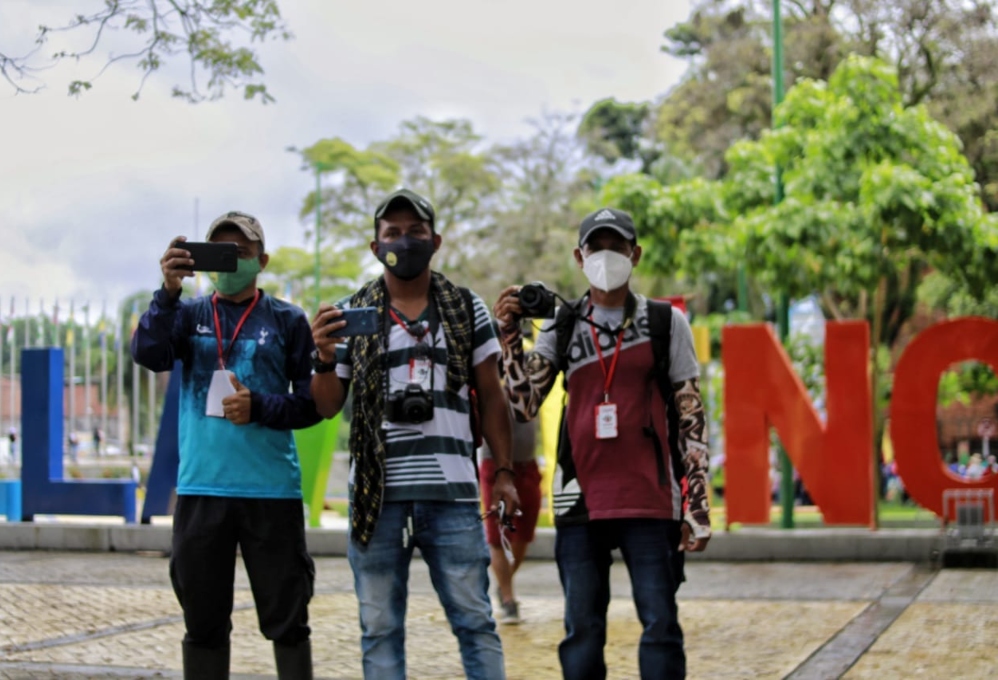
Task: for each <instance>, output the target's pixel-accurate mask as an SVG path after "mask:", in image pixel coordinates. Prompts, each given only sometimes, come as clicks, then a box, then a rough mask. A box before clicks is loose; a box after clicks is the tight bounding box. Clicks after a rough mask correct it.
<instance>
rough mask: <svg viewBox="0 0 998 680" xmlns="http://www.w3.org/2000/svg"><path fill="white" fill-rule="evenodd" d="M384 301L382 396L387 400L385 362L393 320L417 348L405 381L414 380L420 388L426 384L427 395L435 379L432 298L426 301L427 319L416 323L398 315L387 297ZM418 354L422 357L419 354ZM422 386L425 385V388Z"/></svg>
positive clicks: (388, 371)
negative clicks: (383, 394)
mask: <svg viewBox="0 0 998 680" xmlns="http://www.w3.org/2000/svg"><path fill="white" fill-rule="evenodd" d="M386 302H387V304H386V307H387V309H388V314H387V315H386V316H385V363H386V366H385V371H384V383H385V399H388V398H389V397H390V396H391V393H392V389H391V378H390V372H391V368H390V366H388V362H389V356H390V344H391V327H392V324H393V323H394V324H396V325H398V327H399V328H401V329H402V330H404V331H405V332H406V334H407V335H408V336H409V337H410V338H412V339H413V340H414V341H415V343H416V347H415V348H414V350H413V351H412V356H411V357H410V358H409V375H408V379H407V380H406V383H407V384H412V383H416V384H418V385H420V387H424V385H425V384H428V391H429V393H430V395H432V394H433V387H434V382H435V379H434V378H435V376H434V370H433V353H434V351H435V350H436V328H437V326H438V323H437V315H436V314H435V309H436V308H435V306H434V304H433V300H432V298H431V299H430V300H429V304H428V306H427V309H426V320H425V321H421V322H415V323H410V322H408V320H406V319H404V318H403V317H402V315H401V314H399V313H398V312H397V311H395V309H394V308H393V307H392V306H391V301H390V300H388V301H386ZM427 335H429V336H430V337H429V341H427V339H426V338H427ZM421 347H423V348H425V352H420V351H419V349H420V348H421ZM421 354H423V355H424V356H420V355H421ZM424 376H426V377H428V380H425V379H424ZM424 389H426V388H425V387H424Z"/></svg>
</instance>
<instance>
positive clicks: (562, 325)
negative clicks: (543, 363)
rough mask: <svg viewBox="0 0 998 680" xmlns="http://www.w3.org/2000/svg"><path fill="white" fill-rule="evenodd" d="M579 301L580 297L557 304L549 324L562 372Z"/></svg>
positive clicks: (564, 369) (577, 316)
mask: <svg viewBox="0 0 998 680" xmlns="http://www.w3.org/2000/svg"><path fill="white" fill-rule="evenodd" d="M581 302H582V299H581V298H579V299H578V300H569V301H568V302H566V303H564V304H562V305H561V306H559V307H558V311H557V312H556V313H555V315H554V323H553V324H552V325H551V331H550V332H552V333H554V334H555V351H556V352H557V353H558V370H559V371H561V372H562V373H564V372H565V371H567V370H568V346H569V345H570V344H571V343H572V332H573V331H574V330H575V322H576V320H577V319H578V318H579V310H578V307H579V303H581ZM566 387H567V385H566Z"/></svg>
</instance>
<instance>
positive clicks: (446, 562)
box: [347, 501, 506, 680]
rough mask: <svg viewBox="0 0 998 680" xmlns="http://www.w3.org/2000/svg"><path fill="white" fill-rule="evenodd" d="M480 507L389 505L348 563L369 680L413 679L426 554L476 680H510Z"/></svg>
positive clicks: (353, 546)
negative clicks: (416, 612) (411, 651)
mask: <svg viewBox="0 0 998 680" xmlns="http://www.w3.org/2000/svg"><path fill="white" fill-rule="evenodd" d="M478 513H479V508H478V504H477V503H447V502H429V501H426V502H422V501H415V502H400V503H385V504H384V506H383V507H382V510H381V516H380V517H379V519H378V523H377V526H376V528H375V531H374V536H373V537H372V538H371V541H370V543H369V544H368V545H367V546H362V545H360V544H359V543H358V542H356V541H353V540H351V541H350V543H349V546H348V548H347V557H348V559H349V561H350V567H351V568H352V569H353V575H354V587H355V589H356V591H357V600H358V603H359V605H360V629H361V651H362V653H363V664H364V677H365V678H368V679H369V680H392V679H394V678H399V679H402V678H405V676H406V670H405V610H406V599H407V597H408V583H409V563H410V562H411V560H412V554H413V550H414V548H416V547H418V548H419V551H420V554H421V555H422V557H423V561H425V562H426V565H427V567H429V570H430V579H431V581H432V582H433V587H434V589H435V590H436V591H437V596H438V597H439V598H440V604H441V605H443V608H444V612H445V613H446V615H447V620H448V621H449V622H450V626H451V630H452V631H453V632H454V635H455V636H456V637H457V641H458V646H459V648H460V650H461V661H462V663H463V664H464V672H465V675H466V676H467V677H468V678H473V679H482V680H502V679H503V678H505V677H506V672H505V669H504V667H503V653H502V644H501V643H500V641H499V635H498V634H497V633H496V623H495V620H494V619H493V618H492V603H491V602H490V601H489V594H488V590H489V577H488V571H487V569H488V565H489V551H488V548H487V547H486V545H485V535H484V529H483V528H482V522H481V520H480V518H479V514H478Z"/></svg>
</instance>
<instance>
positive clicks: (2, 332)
mask: <svg viewBox="0 0 998 680" xmlns="http://www.w3.org/2000/svg"><path fill="white" fill-rule="evenodd" d="M11 299H13V298H11ZM2 317H3V312H0V318H2ZM7 323H8V324H10V325H9V326H8V328H13V327H14V317H13V316H11V317H10V319H8V320H7ZM7 334H8V331H7V329H5V328H4V327H3V324H2V323H0V376H2V375H3V344H4V341H5V340H6V339H7ZM10 356H11V358H13V357H14V346H13V345H11V346H10ZM2 382H3V379H2V377H0V383H2ZM10 417H11V420H13V419H14V412H13V411H11V416H10ZM0 425H3V399H2V398H0ZM11 453H13V451H11Z"/></svg>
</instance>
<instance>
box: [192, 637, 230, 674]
mask: <svg viewBox="0 0 998 680" xmlns="http://www.w3.org/2000/svg"><path fill="white" fill-rule="evenodd" d="M183 644H184V680H228V678H229V645H225V646H224V647H219V648H217V649H209V648H207V647H195V646H194V645H192V644H189V643H187V642H185V643H183Z"/></svg>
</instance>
